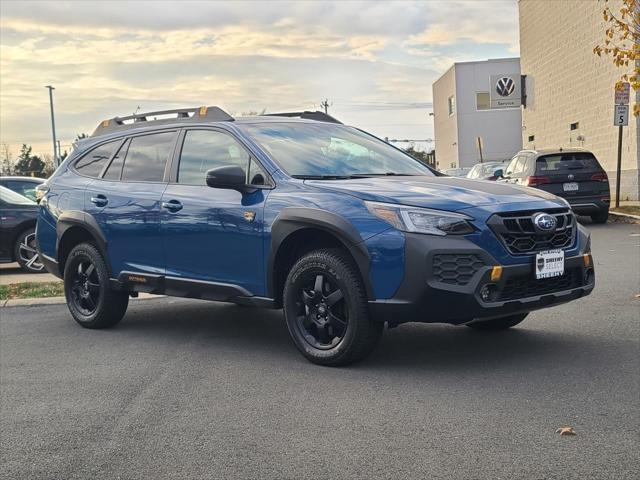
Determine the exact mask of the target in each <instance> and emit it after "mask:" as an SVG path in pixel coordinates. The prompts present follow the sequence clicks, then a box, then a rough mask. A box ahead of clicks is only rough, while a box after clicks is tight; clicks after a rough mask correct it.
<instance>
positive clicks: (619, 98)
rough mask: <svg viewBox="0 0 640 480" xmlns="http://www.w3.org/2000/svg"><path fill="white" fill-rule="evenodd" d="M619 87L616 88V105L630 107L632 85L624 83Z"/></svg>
mask: <svg viewBox="0 0 640 480" xmlns="http://www.w3.org/2000/svg"><path fill="white" fill-rule="evenodd" d="M619 87H620V88H618V86H616V89H615V92H616V100H615V104H616V105H628V104H629V94H630V93H631V85H629V82H622V83H620V84H619Z"/></svg>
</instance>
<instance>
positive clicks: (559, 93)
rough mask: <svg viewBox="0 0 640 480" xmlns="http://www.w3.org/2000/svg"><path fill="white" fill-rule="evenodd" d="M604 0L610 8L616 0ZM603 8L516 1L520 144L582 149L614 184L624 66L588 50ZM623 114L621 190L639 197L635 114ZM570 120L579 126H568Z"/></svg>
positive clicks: (563, 0)
mask: <svg viewBox="0 0 640 480" xmlns="http://www.w3.org/2000/svg"><path fill="white" fill-rule="evenodd" d="M609 4H610V5H611V8H612V10H617V9H619V5H620V4H621V2H620V0H611V1H610V2H609ZM602 9H603V2H597V1H596V0H555V1H552V0H520V1H519V10H520V59H521V60H520V63H521V69H522V74H523V75H527V94H528V98H527V108H525V109H524V110H523V125H524V130H523V147H524V148H557V147H583V148H586V149H589V150H591V151H593V152H594V154H595V155H596V156H597V157H598V159H599V160H600V162H601V163H602V165H603V167H604V168H605V170H607V172H608V173H609V177H610V181H611V182H612V187H613V182H614V181H615V170H616V160H617V139H618V130H617V127H615V126H614V125H613V108H614V107H613V96H614V85H615V83H616V81H617V80H618V79H619V77H620V75H622V74H623V73H624V70H623V69H620V68H616V67H614V65H613V64H612V62H611V60H610V58H605V57H602V58H600V57H598V56H596V55H594V54H593V47H594V46H595V45H596V44H598V43H602V42H603V36H604V29H605V26H604V22H603V20H602ZM630 70H631V69H630V68H629V71H630ZM629 120H630V122H629V127H625V128H624V131H623V151H622V170H623V181H622V185H623V186H622V193H621V198H622V199H631V200H638V195H639V186H638V167H639V164H640V160H639V158H638V152H639V148H640V146H639V144H638V131H639V125H640V119H636V118H633V116H631V118H630V119H629ZM575 122H578V123H579V128H578V129H577V130H574V131H570V128H569V126H570V124H572V123H575ZM530 135H534V136H535V140H534V141H533V142H529V141H528V138H529V136H530ZM579 136H581V137H584V140H579V139H578V137H579ZM613 192H614V189H613V188H612V195H613Z"/></svg>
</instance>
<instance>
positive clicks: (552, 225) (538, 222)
mask: <svg viewBox="0 0 640 480" xmlns="http://www.w3.org/2000/svg"><path fill="white" fill-rule="evenodd" d="M557 223H558V221H557V220H556V217H554V216H553V215H549V214H548V213H536V214H535V215H534V216H533V225H534V227H535V228H536V230H538V231H539V232H544V233H551V232H553V231H555V229H556V225H557Z"/></svg>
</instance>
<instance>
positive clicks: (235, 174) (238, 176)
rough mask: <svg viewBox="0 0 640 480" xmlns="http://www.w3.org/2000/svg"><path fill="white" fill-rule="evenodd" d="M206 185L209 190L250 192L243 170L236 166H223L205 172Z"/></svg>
mask: <svg viewBox="0 0 640 480" xmlns="http://www.w3.org/2000/svg"><path fill="white" fill-rule="evenodd" d="M206 178H207V185H208V186H210V187H211V188H226V189H229V190H237V191H239V192H241V193H244V192H247V191H249V190H251V188H249V187H248V185H247V176H246V174H245V171H244V169H242V168H240V167H239V166H237V165H224V166H222V167H217V168H212V169H211V170H208V171H207V177H206Z"/></svg>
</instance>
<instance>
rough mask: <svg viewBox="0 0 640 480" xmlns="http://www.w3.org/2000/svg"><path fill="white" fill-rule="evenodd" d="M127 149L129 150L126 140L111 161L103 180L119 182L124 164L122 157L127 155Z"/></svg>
mask: <svg viewBox="0 0 640 480" xmlns="http://www.w3.org/2000/svg"><path fill="white" fill-rule="evenodd" d="M127 148H129V141H128V140H127V141H126V142H124V143H123V144H122V146H121V147H120V150H118V153H116V156H115V157H113V160H111V165H109V167H108V168H107V171H106V172H104V176H103V177H102V178H103V179H105V180H120V175H121V174H122V164H123V163H124V157H125V156H126V155H127Z"/></svg>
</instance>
